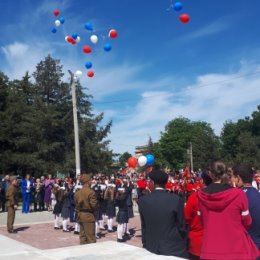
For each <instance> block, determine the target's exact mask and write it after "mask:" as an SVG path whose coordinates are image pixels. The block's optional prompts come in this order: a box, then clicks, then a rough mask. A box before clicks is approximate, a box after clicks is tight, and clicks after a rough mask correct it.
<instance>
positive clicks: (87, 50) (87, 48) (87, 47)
mask: <svg viewBox="0 0 260 260" xmlns="http://www.w3.org/2000/svg"><path fill="white" fill-rule="evenodd" d="M83 51H84V52H85V53H91V48H90V47H89V46H88V45H85V46H84V47H83Z"/></svg>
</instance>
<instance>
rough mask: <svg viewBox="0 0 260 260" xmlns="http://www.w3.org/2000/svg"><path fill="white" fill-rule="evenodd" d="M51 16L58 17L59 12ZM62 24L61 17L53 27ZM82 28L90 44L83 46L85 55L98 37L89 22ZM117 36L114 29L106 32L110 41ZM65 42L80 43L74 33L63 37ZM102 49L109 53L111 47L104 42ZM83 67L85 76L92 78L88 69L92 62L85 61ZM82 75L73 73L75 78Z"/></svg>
mask: <svg viewBox="0 0 260 260" xmlns="http://www.w3.org/2000/svg"><path fill="white" fill-rule="evenodd" d="M53 14H54V16H55V17H58V16H59V15H60V12H59V10H57V9H55V10H54V11H53ZM64 22H65V19H64V18H63V17H60V18H59V19H57V20H56V21H55V26H56V27H59V26H60V25H61V24H64ZM56 27H54V28H53V29H52V32H53V33H56V32H57V28H56ZM84 28H85V29H86V30H87V32H89V33H90V36H89V40H90V44H86V45H84V46H83V47H82V51H83V52H84V53H85V54H90V53H91V52H92V47H93V46H92V47H91V44H93V45H96V44H98V42H99V37H98V35H96V34H95V33H94V27H93V24H92V23H90V22H87V23H85V24H84ZM82 36H83V35H82ZM117 36H118V32H117V31H116V30H115V29H111V30H109V32H108V37H109V38H110V39H115V38H117ZM102 38H104V37H103V36H102ZM65 41H66V42H67V43H70V44H72V45H77V44H78V43H79V42H80V41H81V37H80V36H79V35H78V34H77V33H76V32H74V33H72V34H71V35H67V36H66V37H65ZM103 49H104V51H105V52H109V51H111V50H112V45H111V43H110V42H106V43H105V44H104V46H103ZM85 67H86V69H87V76H88V77H90V78H92V77H94V71H93V70H90V69H91V68H92V62H91V61H87V62H86V63H85ZM82 74H83V73H82V71H76V72H75V76H77V77H80V76H81V75H82Z"/></svg>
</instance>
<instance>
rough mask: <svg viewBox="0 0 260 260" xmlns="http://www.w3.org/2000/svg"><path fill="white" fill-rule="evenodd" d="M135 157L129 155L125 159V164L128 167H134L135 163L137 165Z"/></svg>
mask: <svg viewBox="0 0 260 260" xmlns="http://www.w3.org/2000/svg"><path fill="white" fill-rule="evenodd" d="M137 162H138V161H137V159H136V158H135V157H130V158H129V159H128V160H127V164H128V166H129V167H131V168H135V167H136V165H137Z"/></svg>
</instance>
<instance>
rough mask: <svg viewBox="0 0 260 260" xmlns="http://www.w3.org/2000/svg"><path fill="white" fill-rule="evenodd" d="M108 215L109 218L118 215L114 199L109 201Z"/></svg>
mask: <svg viewBox="0 0 260 260" xmlns="http://www.w3.org/2000/svg"><path fill="white" fill-rule="evenodd" d="M106 215H107V216H108V218H113V217H115V216H116V207H115V203H114V201H112V200H108V201H107V207H106Z"/></svg>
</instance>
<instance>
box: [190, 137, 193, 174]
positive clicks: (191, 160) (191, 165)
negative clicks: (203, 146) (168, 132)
mask: <svg viewBox="0 0 260 260" xmlns="http://www.w3.org/2000/svg"><path fill="white" fill-rule="evenodd" d="M190 170H191V172H193V154H192V142H190Z"/></svg>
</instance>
